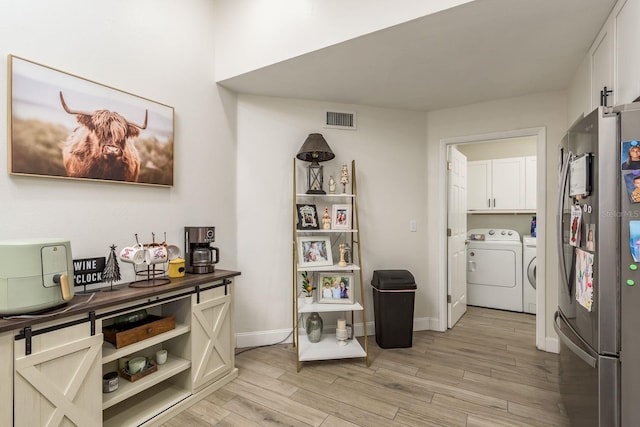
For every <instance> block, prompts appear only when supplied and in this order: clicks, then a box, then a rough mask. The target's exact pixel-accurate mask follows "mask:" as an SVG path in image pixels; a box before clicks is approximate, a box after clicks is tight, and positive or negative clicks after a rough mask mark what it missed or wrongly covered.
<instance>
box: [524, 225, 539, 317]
mask: <svg viewBox="0 0 640 427" xmlns="http://www.w3.org/2000/svg"><path fill="white" fill-rule="evenodd" d="M522 306H523V307H522V308H523V309H524V312H525V313H531V314H536V238H535V237H531V236H523V237H522Z"/></svg>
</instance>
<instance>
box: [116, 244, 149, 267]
mask: <svg viewBox="0 0 640 427" xmlns="http://www.w3.org/2000/svg"><path fill="white" fill-rule="evenodd" d="M120 259H121V260H122V261H124V262H130V263H133V264H137V265H140V264H142V263H143V262H144V260H145V250H144V247H143V246H142V245H141V244H137V245H133V246H127V247H125V248H123V249H122V250H121V251H120Z"/></svg>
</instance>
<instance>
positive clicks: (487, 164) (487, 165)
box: [467, 160, 492, 211]
mask: <svg viewBox="0 0 640 427" xmlns="http://www.w3.org/2000/svg"><path fill="white" fill-rule="evenodd" d="M491 197H492V191H491V160H478V161H475V162H467V209H468V210H470V211H475V210H485V209H491Z"/></svg>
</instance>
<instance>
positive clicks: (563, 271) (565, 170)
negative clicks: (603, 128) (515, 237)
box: [556, 151, 573, 295]
mask: <svg viewBox="0 0 640 427" xmlns="http://www.w3.org/2000/svg"><path fill="white" fill-rule="evenodd" d="M572 157H573V153H572V152H571V151H569V153H568V154H567V161H566V162H564V164H563V165H562V172H561V173H560V191H558V221H557V224H556V225H557V230H556V231H557V233H558V240H557V242H558V254H559V255H560V277H562V284H563V285H564V286H565V287H566V288H567V289H568V290H569V295H571V286H570V285H569V277H568V276H567V264H566V259H565V254H564V234H563V227H562V218H563V214H564V200H565V190H566V187H567V178H568V177H569V163H571V159H572Z"/></svg>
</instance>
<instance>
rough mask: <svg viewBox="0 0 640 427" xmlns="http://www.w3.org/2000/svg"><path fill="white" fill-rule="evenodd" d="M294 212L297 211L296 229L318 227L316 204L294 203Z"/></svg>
mask: <svg viewBox="0 0 640 427" xmlns="http://www.w3.org/2000/svg"><path fill="white" fill-rule="evenodd" d="M296 212H297V213H298V225H297V228H298V230H317V229H319V228H320V225H319V224H320V223H319V222H318V211H317V209H316V205H309V204H296Z"/></svg>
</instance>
